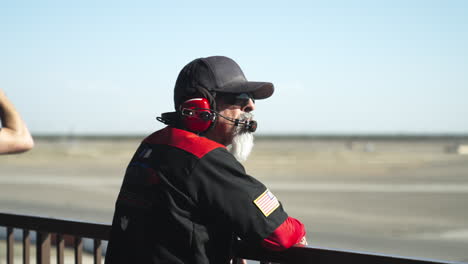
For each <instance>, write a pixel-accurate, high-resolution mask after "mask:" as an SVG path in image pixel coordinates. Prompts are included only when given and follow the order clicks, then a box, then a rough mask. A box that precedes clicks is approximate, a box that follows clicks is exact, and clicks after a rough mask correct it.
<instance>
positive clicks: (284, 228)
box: [262, 217, 306, 251]
mask: <svg viewBox="0 0 468 264" xmlns="http://www.w3.org/2000/svg"><path fill="white" fill-rule="evenodd" d="M305 234H306V232H305V228H304V225H303V224H302V223H301V222H300V221H299V220H297V219H295V218H292V217H288V218H287V219H286V220H285V221H284V222H283V223H282V224H281V225H280V226H279V227H278V228H276V229H275V231H273V233H271V234H270V236H269V237H267V238H265V239H264V240H263V241H262V246H263V247H265V248H267V249H270V250H275V251H281V250H286V249H288V248H290V247H292V246H293V245H295V244H297V243H299V241H301V239H302V238H303V237H304V236H305Z"/></svg>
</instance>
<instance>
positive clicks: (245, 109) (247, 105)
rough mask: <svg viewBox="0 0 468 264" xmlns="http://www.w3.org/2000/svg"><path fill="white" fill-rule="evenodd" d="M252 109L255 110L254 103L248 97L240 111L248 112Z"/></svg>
mask: <svg viewBox="0 0 468 264" xmlns="http://www.w3.org/2000/svg"><path fill="white" fill-rule="evenodd" d="M253 110H255V103H254V102H253V100H252V99H250V98H249V102H248V103H247V104H246V105H245V106H244V107H242V111H244V112H246V113H249V112H252V111H253Z"/></svg>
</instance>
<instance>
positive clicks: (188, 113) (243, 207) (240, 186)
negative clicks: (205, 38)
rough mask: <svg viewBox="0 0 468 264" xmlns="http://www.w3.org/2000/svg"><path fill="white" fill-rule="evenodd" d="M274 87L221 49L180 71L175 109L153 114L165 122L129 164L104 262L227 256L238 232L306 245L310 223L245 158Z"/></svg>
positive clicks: (249, 239)
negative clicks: (259, 110)
mask: <svg viewBox="0 0 468 264" xmlns="http://www.w3.org/2000/svg"><path fill="white" fill-rule="evenodd" d="M273 91H274V88H273V84H272V83H269V82H250V81H247V79H246V78H245V76H244V73H243V72H242V70H241V69H240V67H239V65H237V63H236V62H235V61H233V60H232V59H230V58H227V57H223V56H213V57H207V58H199V59H196V60H194V61H192V62H190V63H189V64H187V65H186V66H185V67H184V68H183V69H182V70H181V72H180V73H179V76H178V78H177V81H176V85H175V88H174V105H175V110H176V111H175V112H170V113H164V114H162V116H161V117H158V118H157V119H158V120H159V121H161V122H163V123H165V124H167V125H168V126H167V127H165V128H163V129H161V130H159V131H156V132H154V133H153V134H151V135H150V136H148V137H147V138H146V139H144V140H143V142H142V143H141V145H140V147H139V148H138V149H137V151H136V153H135V155H134V156H133V158H132V160H131V161H130V164H129V165H128V168H127V170H126V173H125V177H124V180H123V183H122V187H121V190H120V193H119V196H118V198H117V201H116V205H115V212H114V218H113V221H112V230H111V235H110V240H109V244H108V247H107V253H106V263H108V264H110V263H216V264H218V263H229V262H230V260H231V259H232V258H233V256H234V251H233V249H234V246H235V244H236V243H238V239H240V240H241V241H242V243H247V244H248V245H252V246H262V247H265V248H267V249H270V250H285V249H287V248H289V247H291V246H293V245H306V244H307V242H306V239H305V234H306V233H305V229H304V225H303V224H302V223H301V222H300V221H299V220H297V219H295V218H292V217H290V216H288V215H287V213H286V212H285V211H284V209H283V207H282V205H281V203H280V202H279V201H278V199H277V198H276V197H275V195H274V194H273V193H272V192H271V191H270V190H268V188H267V187H266V186H265V185H264V184H262V183H261V182H259V181H258V180H257V179H255V178H254V177H252V176H250V175H248V174H247V173H246V171H245V169H244V167H243V166H242V164H241V163H240V162H242V161H245V160H246V159H247V157H248V155H249V154H250V152H251V150H252V147H253V133H254V132H255V130H256V128H257V122H256V121H255V120H253V115H252V113H251V112H252V111H254V110H255V100H259V99H265V98H268V97H270V96H271V95H272V94H273Z"/></svg>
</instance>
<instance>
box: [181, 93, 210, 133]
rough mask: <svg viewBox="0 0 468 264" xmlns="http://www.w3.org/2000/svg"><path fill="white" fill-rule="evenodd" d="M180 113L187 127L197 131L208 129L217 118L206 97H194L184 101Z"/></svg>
mask: <svg viewBox="0 0 468 264" xmlns="http://www.w3.org/2000/svg"><path fill="white" fill-rule="evenodd" d="M180 113H181V119H182V123H183V124H184V126H185V128H186V129H187V130H190V131H193V132H196V133H201V132H204V131H206V130H207V129H208V128H210V127H211V125H212V123H213V121H214V119H215V118H216V115H215V114H214V113H212V112H211V108H210V103H209V102H208V100H207V99H206V98H192V99H189V100H187V101H185V102H183V103H182V104H181V105H180Z"/></svg>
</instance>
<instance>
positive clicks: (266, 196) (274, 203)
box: [253, 189, 280, 217]
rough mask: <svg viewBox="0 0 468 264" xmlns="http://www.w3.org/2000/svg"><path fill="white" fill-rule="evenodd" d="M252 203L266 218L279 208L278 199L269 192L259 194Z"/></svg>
mask: <svg viewBox="0 0 468 264" xmlns="http://www.w3.org/2000/svg"><path fill="white" fill-rule="evenodd" d="M253 203H254V204H255V205H256V206H257V207H258V209H260V211H261V212H262V213H263V214H264V215H265V216H266V217H268V216H269V215H270V214H271V213H273V212H274V211H275V210H276V208H278V207H279V206H280V204H279V202H278V199H276V196H275V195H273V193H271V192H270V190H268V189H267V190H266V191H265V192H264V193H262V194H260V196H258V197H257V198H256V199H255V200H254V201H253Z"/></svg>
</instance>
